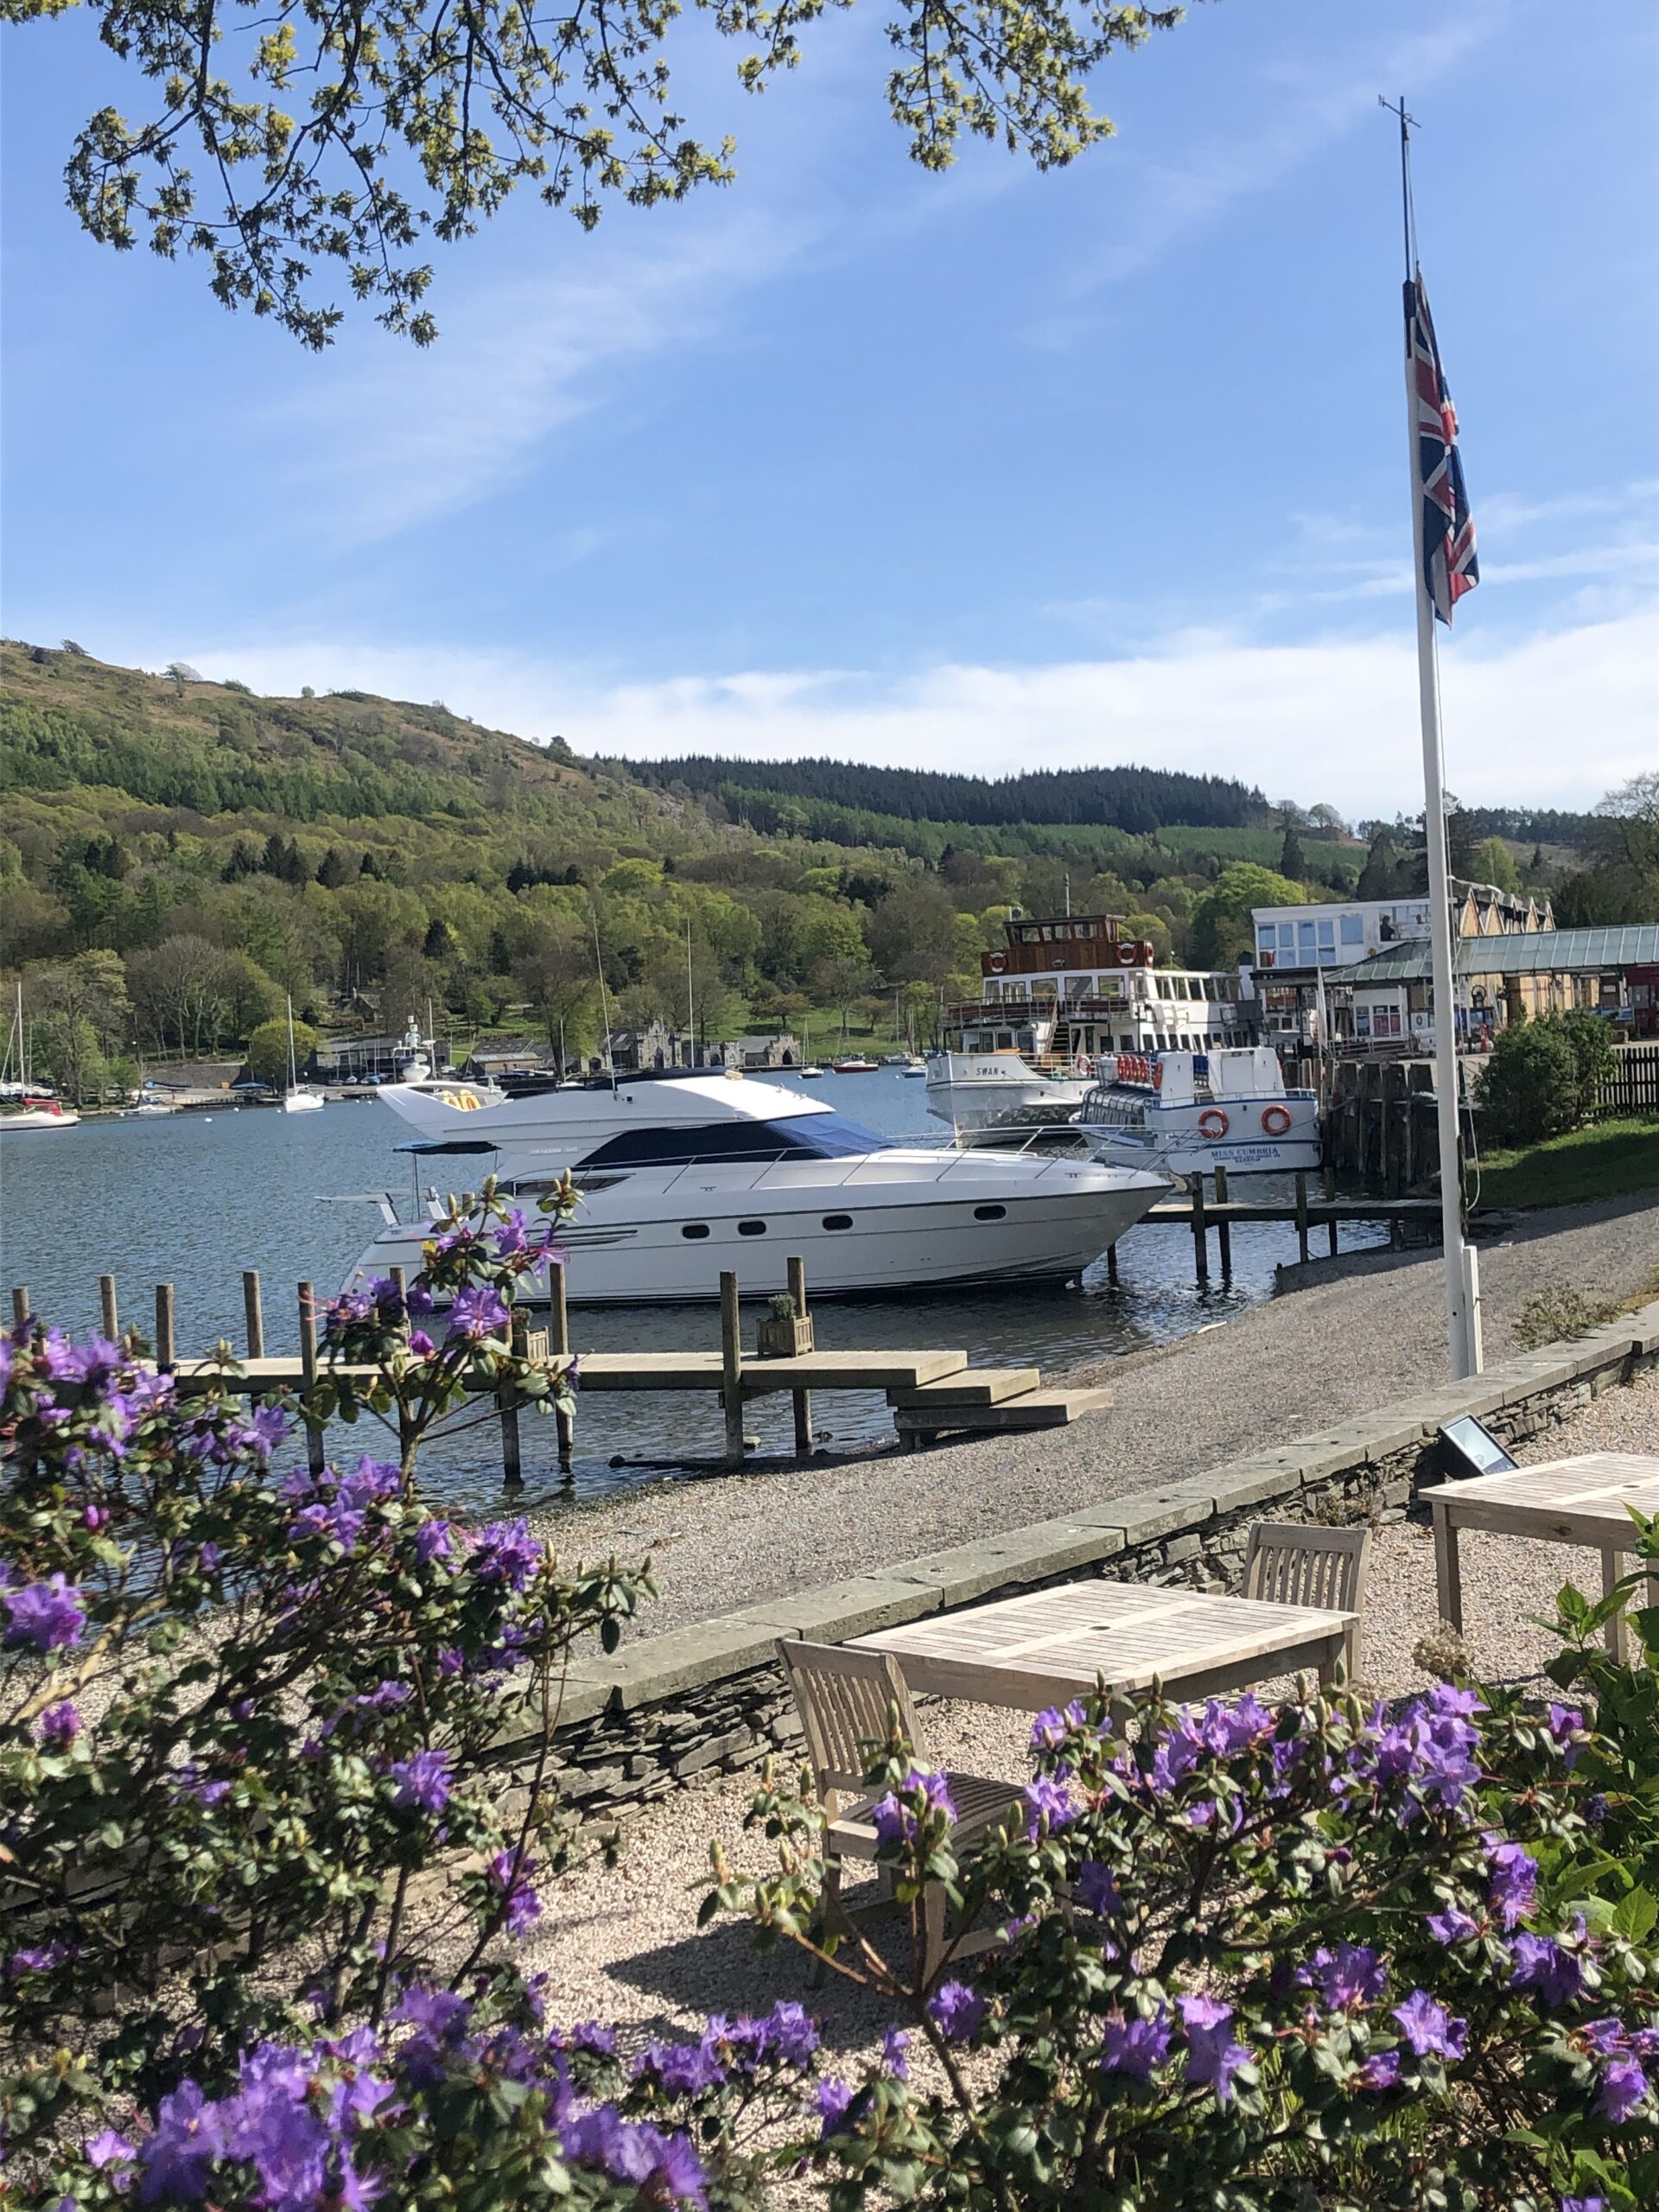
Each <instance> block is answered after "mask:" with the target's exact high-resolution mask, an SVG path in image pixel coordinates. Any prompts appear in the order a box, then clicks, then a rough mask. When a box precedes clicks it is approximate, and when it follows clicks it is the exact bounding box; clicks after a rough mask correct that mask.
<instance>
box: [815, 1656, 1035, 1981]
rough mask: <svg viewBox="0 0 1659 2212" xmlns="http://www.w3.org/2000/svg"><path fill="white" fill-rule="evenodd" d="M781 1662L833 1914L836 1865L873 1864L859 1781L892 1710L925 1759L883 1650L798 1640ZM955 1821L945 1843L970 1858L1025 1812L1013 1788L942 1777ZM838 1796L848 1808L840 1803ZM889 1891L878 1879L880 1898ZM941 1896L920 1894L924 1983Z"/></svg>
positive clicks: (968, 1777)
mask: <svg viewBox="0 0 1659 2212" xmlns="http://www.w3.org/2000/svg"><path fill="white" fill-rule="evenodd" d="M778 1656H779V1658H780V1659H781V1660H782V1661H783V1665H784V1675H785V1679H786V1681H788V1683H789V1687H790V1689H791V1692H792V1694H793V1695H794V1699H795V1707H796V1710H797V1711H798V1713H799V1714H800V1716H801V1727H802V1729H803V1731H804V1734H805V1737H806V1750H807V1759H808V1763H809V1764H810V1767H811V1770H812V1777H813V1783H814V1785H815V1787H816V1788H817V1793H818V1802H819V1803H820V1804H821V1805H822V1806H823V1809H824V1811H825V1813H826V1814H827V1815H829V1822H828V1826H827V1827H826V1828H825V1830H824V1840H823V1850H824V1889H825V1892H826V1896H827V1899H828V1902H829V1905H830V1907H831V1908H832V1909H838V1910H841V1911H842V1912H843V1913H844V1912H845V1910H846V1907H845V1906H844V1905H842V1904H841V1902H840V1899H841V1861H842V1860H843V1859H868V1860H874V1857H875V1854H876V1847H877V1841H878V1839H877V1836H876V1833H875V1826H874V1822H873V1821H871V1820H870V1818H869V1817H868V1815H869V1812H870V1808H871V1807H872V1806H873V1805H874V1803H875V1802H876V1794H875V1793H873V1792H872V1790H871V1789H870V1785H869V1783H868V1782H867V1781H866V1779H865V1776H866V1775H867V1773H868V1770H869V1767H870V1764H871V1761H872V1758H874V1756H875V1754H876V1753H877V1752H878V1751H880V1747H881V1746H882V1745H884V1744H885V1743H886V1742H887V1726H888V1715H889V1713H890V1711H891V1710H892V1709H893V1708H896V1709H897V1712H898V1715H899V1726H900V1728H901V1729H902V1730H903V1731H904V1733H905V1736H906V1738H907V1740H908V1742H909V1744H910V1746H911V1749H912V1752H913V1753H914V1754H915V1758H916V1763H917V1764H918V1766H925V1764H926V1751H925V1746H924V1744H923V1740H922V1732H921V1728H920V1726H919V1724H918V1720H917V1718H916V1708H915V1707H914V1706H913V1705H912V1702H911V1696H910V1690H909V1687H908V1685H907V1684H906V1681H905V1678H904V1675H903V1674H902V1673H901V1672H900V1670H899V1662H898V1661H897V1660H896V1659H893V1658H892V1657H891V1656H889V1655H888V1654H887V1652H885V1651H852V1650H849V1649H847V1648H846V1647H845V1646H844V1645H842V1644H836V1643H804V1641H802V1639H801V1638H799V1637H780V1638H779V1643H778ZM945 1782H946V1783H947V1785H948V1787H949V1789H950V1802H951V1803H952V1804H953V1805H954V1806H955V1807H956V1808H957V1818H956V1821H955V1822H954V1823H953V1824H952V1827H951V1829H950V1841H951V1846H952V1847H953V1849H954V1850H955V1851H956V1853H957V1856H958V1858H963V1857H965V1856H967V1854H968V1853H970V1852H971V1851H973V1850H974V1849H975V1848H976V1847H977V1846H978V1845H979V1844H980V1843H982V1842H983V1841H984V1840H985V1838H986V1837H987V1836H988V1834H990V1833H991V1831H992V1830H993V1829H995V1828H996V1827H1000V1826H1001V1822H1002V1820H1003V1817H1004V1815H1007V1813H1009V1812H1011V1811H1021V1812H1022V1811H1023V1807H1022V1804H1021V1800H1020V1791H1019V1790H1018V1789H1016V1788H1015V1787H1014V1784H1013V1783H1007V1782H992V1781H989V1780H988V1779H987V1778H986V1777H984V1776H983V1775H977V1774H959V1773H957V1772H954V1771H952V1770H950V1769H947V1770H946V1772H945ZM843 1794H845V1795H846V1797H847V1799H848V1802H845V1803H843V1802H842V1798H843ZM889 1889H890V1884H889V1881H888V1879H887V1878H886V1877H885V1875H884V1877H883V1878H882V1879H881V1881H880V1895H881V1896H882V1897H886V1896H887V1895H888V1894H889ZM944 1907H945V1897H944V1890H943V1889H942V1888H940V1886H939V1885H938V1883H937V1882H931V1883H930V1884H929V1885H928V1886H927V1888H926V1889H925V1891H924V1892H923V1896H922V1920H923V1929H924V1945H923V1958H922V1973H923V1977H924V1980H931V1978H932V1976H933V1974H934V1971H935V1969H936V1968H937V1967H938V1962H939V1960H940V1957H941V1955H942V1954H943V1952H944ZM996 1940H997V1938H996V1935H995V1931H982V1932H979V1933H976V1934H975V1935H973V1936H969V1937H967V1938H966V1939H965V1940H963V1941H959V1942H958V1943H957V1950H958V1951H959V1952H962V1953H966V1952H969V1951H975V1950H981V1949H983V1948H985V1946H986V1944H988V1943H990V1942H995V1941H996Z"/></svg>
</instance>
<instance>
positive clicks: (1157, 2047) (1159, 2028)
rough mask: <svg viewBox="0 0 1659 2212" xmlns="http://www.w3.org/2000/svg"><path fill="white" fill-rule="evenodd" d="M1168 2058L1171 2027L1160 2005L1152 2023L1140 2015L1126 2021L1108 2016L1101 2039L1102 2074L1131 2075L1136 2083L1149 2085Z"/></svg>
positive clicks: (1114, 2016) (1114, 2015) (1131, 2014)
mask: <svg viewBox="0 0 1659 2212" xmlns="http://www.w3.org/2000/svg"><path fill="white" fill-rule="evenodd" d="M1168 2056H1169V2026H1168V2023H1167V2020H1166V2017H1165V2013H1164V2009H1163V2007H1162V2005H1160V2006H1159V2008H1158V2010H1157V2012H1155V2013H1154V2016H1153V2018H1151V2019H1149V2020H1148V2019H1146V2018H1142V2017H1141V2014H1140V2013H1138V2012H1131V2013H1130V2014H1129V2015H1128V2018H1125V2017H1124V2015H1123V2014H1122V2012H1113V2013H1110V2014H1109V2015H1108V2017H1107V2020H1106V2023H1105V2025H1104V2027H1103V2029H1102V2031H1101V2039H1100V2070H1101V2072H1102V2073H1103V2074H1130V2075H1134V2077H1135V2080H1136V2081H1137V2082H1150V2081H1151V2079H1152V2069H1154V2066H1161V2065H1162V2064H1163V2063H1164V2061H1165V2059H1166V2058H1167V2057H1168Z"/></svg>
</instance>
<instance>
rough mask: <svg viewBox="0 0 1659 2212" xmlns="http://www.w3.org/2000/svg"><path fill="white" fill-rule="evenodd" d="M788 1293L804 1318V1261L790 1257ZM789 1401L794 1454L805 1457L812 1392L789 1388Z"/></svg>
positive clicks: (799, 1317)
mask: <svg viewBox="0 0 1659 2212" xmlns="http://www.w3.org/2000/svg"><path fill="white" fill-rule="evenodd" d="M789 1294H790V1296H791V1298H792V1299H793V1300H794V1301H795V1318H796V1319H797V1320H799V1321H804V1320H805V1319H806V1262H805V1261H804V1260H802V1259H791V1261H790V1262H789ZM789 1395H790V1403H791V1405H792V1406H793V1407H794V1408H795V1456H796V1458H797V1459H806V1458H807V1457H808V1456H809V1454H810V1452H811V1450H812V1393H811V1392H810V1390H791V1392H790V1394H789Z"/></svg>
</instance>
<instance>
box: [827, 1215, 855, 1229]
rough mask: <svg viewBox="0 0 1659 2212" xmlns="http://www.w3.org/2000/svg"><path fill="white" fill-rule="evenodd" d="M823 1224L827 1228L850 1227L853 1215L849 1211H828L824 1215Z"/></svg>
mask: <svg viewBox="0 0 1659 2212" xmlns="http://www.w3.org/2000/svg"><path fill="white" fill-rule="evenodd" d="M823 1225H824V1227H825V1228H826V1229H850V1228H851V1227H852V1225H853V1217H852V1216H851V1214H849V1213H827V1214H825V1216H824V1217H823Z"/></svg>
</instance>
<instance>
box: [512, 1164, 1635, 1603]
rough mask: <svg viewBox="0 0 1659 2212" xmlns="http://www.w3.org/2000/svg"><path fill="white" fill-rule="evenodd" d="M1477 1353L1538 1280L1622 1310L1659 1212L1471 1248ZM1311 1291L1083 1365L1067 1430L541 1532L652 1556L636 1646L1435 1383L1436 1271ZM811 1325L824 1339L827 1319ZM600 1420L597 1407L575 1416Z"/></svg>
mask: <svg viewBox="0 0 1659 2212" xmlns="http://www.w3.org/2000/svg"><path fill="white" fill-rule="evenodd" d="M1480 1263H1481V1286H1482V1298H1483V1304H1484V1321H1485V1334H1486V1342H1487V1345H1488V1347H1489V1351H1490V1357H1491V1358H1492V1359H1494V1360H1496V1359H1498V1358H1501V1357H1503V1356H1504V1355H1505V1354H1506V1353H1507V1352H1508V1351H1510V1350H1511V1349H1512V1348H1513V1335H1512V1326H1511V1325H1512V1323H1513V1321H1514V1319H1515V1316H1516V1313H1517V1311H1518V1310H1519V1308H1520V1306H1522V1303H1523V1302H1524V1301H1525V1300H1527V1299H1528V1298H1529V1297H1531V1296H1532V1295H1533V1294H1535V1292H1537V1291H1539V1290H1540V1289H1541V1288H1543V1287H1545V1286H1546V1285H1556V1286H1569V1285H1570V1286H1572V1287H1576V1288H1579V1289H1581V1290H1584V1291H1586V1292H1588V1293H1591V1294H1594V1295H1597V1296H1600V1297H1607V1296H1610V1295H1611V1296H1624V1295H1626V1294H1631V1293H1634V1292H1635V1291H1637V1290H1638V1289H1639V1288H1641V1287H1643V1285H1644V1284H1645V1283H1646V1282H1647V1281H1649V1279H1650V1278H1651V1276H1652V1274H1653V1273H1654V1269H1655V1266H1656V1263H1659V1206H1656V1205H1653V1204H1652V1203H1647V1204H1637V1203H1631V1202H1619V1203H1617V1204H1603V1205H1596V1206H1584V1207H1561V1208H1557V1209H1554V1210H1552V1211H1550V1212H1549V1213H1548V1214H1547V1215H1542V1216H1535V1217H1531V1218H1530V1219H1529V1220H1528V1221H1527V1222H1526V1223H1524V1224H1522V1225H1521V1226H1518V1227H1517V1228H1516V1229H1515V1230H1512V1231H1510V1232H1509V1233H1507V1234H1506V1235H1504V1236H1502V1237H1501V1238H1499V1239H1497V1240H1495V1241H1493V1242H1492V1243H1484V1244H1483V1245H1482V1248H1481V1255H1480ZM1301 1280H1302V1282H1303V1285H1304V1286H1305V1287H1300V1288H1297V1289H1296V1290H1294V1291H1293V1292H1290V1293H1288V1294H1285V1295H1281V1296H1280V1297H1278V1298H1275V1299H1273V1300H1269V1301H1268V1303H1266V1304H1264V1305H1262V1306H1256V1307H1255V1308H1254V1309H1253V1310H1252V1311H1251V1312H1249V1313H1243V1314H1241V1315H1239V1316H1238V1317H1237V1318H1236V1319H1232V1320H1230V1321H1228V1322H1227V1323H1226V1324H1225V1325H1224V1326H1222V1327H1218V1328H1213V1329H1208V1330H1202V1331H1200V1332H1198V1333H1197V1334H1196V1335H1193V1336H1191V1337H1187V1338H1183V1339H1182V1340H1180V1341H1179V1343H1177V1344H1173V1345H1170V1346H1168V1347H1167V1348H1166V1349H1164V1350H1162V1351H1154V1352H1148V1353H1144V1354H1138V1355H1135V1356H1134V1357H1130V1358H1128V1359H1116V1360H1112V1361H1109V1362H1105V1363H1102V1365H1101V1366H1100V1367H1099V1368H1098V1369H1084V1370H1079V1371H1078V1372H1077V1375H1076V1376H1074V1378H1073V1379H1074V1380H1077V1381H1083V1380H1095V1381H1100V1382H1103V1383H1110V1384H1111V1385H1112V1386H1113V1387H1114V1389H1115V1391H1116V1403H1115V1404H1114V1405H1113V1407H1112V1408H1109V1410H1107V1411H1105V1412H1103V1413H1100V1414H1093V1415H1090V1416H1089V1417H1087V1418H1085V1419H1084V1420H1083V1421H1078V1422H1077V1423H1075V1424H1074V1425H1073V1426H1072V1427H1071V1428H1067V1429H1058V1430H1051V1431H1048V1432H1046V1433H1037V1434H1033V1435H1029V1436H1009V1437H997V1438H987V1439H986V1440H984V1441H982V1442H976V1443H962V1444H951V1445H946V1446H940V1447H938V1448H936V1449H934V1450H931V1451H927V1452H915V1453H908V1454H899V1453H898V1452H881V1453H877V1454H875V1455H874V1456H873V1457H871V1458H868V1459H856V1460H836V1461H830V1462H824V1463H817V1464H815V1465H812V1466H811V1467H810V1469H797V1470H791V1471H784V1472H774V1473H757V1474H740V1475H721V1476H716V1477H715V1478H710V1479H708V1480H703V1481H687V1480H679V1481H673V1482H666V1483H660V1484H652V1486H651V1487H650V1488H648V1489H642V1490H639V1491H634V1492H632V1493H631V1494H629V1495H627V1496H626V1497H611V1498H607V1499H604V1500H601V1501H597V1502H595V1503H593V1504H588V1505H569V1504H554V1505H550V1506H548V1507H546V1508H544V1509H543V1510H541V1511H540V1512H539V1513H538V1514H537V1515H536V1516H534V1517H535V1519H536V1522H537V1528H538V1529H539V1530H541V1531H543V1532H545V1533H547V1534H549V1535H552V1536H554V1537H555V1539H556V1541H557V1542H558V1544H559V1545H560V1548H562V1549H563V1551H564V1552H566V1553H567V1554H572V1555H580V1556H583V1557H586V1558H588V1559H593V1558H595V1557H601V1556H603V1555H604V1554H607V1553H608V1552H613V1551H614V1552H615V1553H617V1554H619V1555H620V1556H622V1557H624V1558H628V1557H634V1558H637V1557H639V1555H641V1554H645V1553H649V1554H651V1556H652V1560H653V1561H654V1564H655V1570H656V1576H657V1580H658V1587H659V1589H660V1591H661V1597H660V1599H659V1600H658V1603H656V1604H655V1605H652V1606H651V1607H650V1609H649V1612H648V1616H647V1619H646V1622H645V1633H646V1634H648V1635H660V1634H661V1633H662V1632H663V1631H664V1630H666V1629H671V1628H675V1627H678V1626H680V1625H682V1624H683V1623H685V1622H687V1621H691V1620H697V1619H701V1618H706V1617H708V1616H709V1615H711V1614H716V1613H721V1612H727V1611H732V1610H733V1609H734V1608H735V1607H738V1606H741V1605H753V1604H755V1603H756V1602H758V1601H759V1600H760V1599H765V1598H775V1597H779V1596H783V1595H785V1594H787V1593H789V1592H794V1591H797V1590H802V1589H808V1588H810V1587H811V1586H814V1585H815V1584H817V1583H822V1582H831V1581H835V1580H837V1579H838V1578H840V1577H841V1576H842V1575H846V1574H855V1573H863V1572H866V1571H867V1570H869V1569H872V1568H878V1567H884V1566H887V1565H888V1564H890V1563H891V1562H892V1561H893V1560H895V1559H906V1558H910V1557H913V1556H914V1555H915V1554H918V1553H922V1552H929V1551H937V1550H941V1549H944V1548H946V1547H948V1546H950V1545H952V1544H958V1543H965V1542H968V1541H972V1540H973V1539H975V1538H977V1537H982V1536H987V1535H993V1534H995V1533H997V1532H999V1531H1001V1530H1002V1529H1013V1528H1018V1527H1020V1525H1021V1524H1022V1523H1024V1522H1030V1521H1040V1520H1046V1519H1047V1518H1049V1517H1051V1516H1054V1515H1057V1514H1061V1513H1064V1512H1065V1511H1066V1510H1067V1509H1068V1508H1071V1507H1074V1506H1077V1505H1080V1504H1083V1503H1098V1502H1099V1501H1100V1500H1102V1499H1103V1498H1108V1497H1114V1496H1116V1495H1117V1494H1119V1493H1120V1492H1122V1491H1131V1490H1139V1489H1143V1488H1147V1487H1150V1486H1152V1485H1153V1484H1156V1483H1158V1482H1160V1481H1165V1480H1168V1479H1171V1478H1178V1477H1185V1476H1187V1475H1190V1474H1192V1473H1195V1472H1202V1471H1203V1470H1204V1469H1205V1468H1206V1467H1211V1466H1215V1465H1219V1464H1220V1463H1221V1462H1223V1461H1224V1460H1227V1459H1234V1458H1237V1457H1240V1456H1242V1455H1243V1454H1246V1453H1249V1452H1255V1451H1259V1450H1260V1449H1261V1448H1262V1446H1264V1445H1266V1444H1268V1443H1271V1442H1274V1441H1276V1440H1279V1439H1281V1438H1283V1439H1288V1438H1291V1437H1295V1436H1300V1435H1304V1434H1306V1433H1308V1432H1309V1431H1312V1430H1316V1429H1319V1428H1321V1427H1325V1426H1327V1425H1329V1424H1331V1423H1332V1422H1335V1421H1342V1420H1344V1419H1346V1418H1347V1417H1349V1416H1350V1415H1351V1414H1357V1413H1361V1412H1364V1411H1367V1410H1369V1409H1370V1408H1373V1407H1377V1406H1383V1405H1386V1404H1387V1403H1388V1402H1389V1400H1390V1399H1394V1398H1399V1397H1403V1396H1406V1395H1408V1394H1409V1393H1411V1392H1412V1391H1414V1390H1421V1389H1429V1388H1432V1387H1433V1386H1434V1385H1435V1384H1436V1383H1440V1382H1441V1381H1443V1380H1444V1377H1445V1372H1446V1368H1445V1359H1446V1351H1445V1338H1444V1335H1443V1333H1442V1330H1443V1323H1442V1319H1441V1305H1440V1273H1439V1261H1438V1257H1437V1256H1434V1255H1411V1254H1404V1255H1389V1254H1383V1255H1377V1256H1376V1257H1375V1258H1370V1257H1360V1258H1357V1259H1356V1260H1355V1261H1353V1262H1347V1261H1338V1262H1335V1263H1334V1264H1332V1263H1316V1264H1315V1265H1314V1266H1313V1268H1309V1269H1308V1270H1307V1271H1306V1274H1304V1275H1303V1276H1302V1278H1301ZM819 1325H820V1327H821V1328H822V1329H823V1333H824V1336H825V1338H827V1339H828V1340H829V1345H830V1346H833V1344H834V1342H835V1319H834V1316H833V1313H829V1312H828V1311H826V1312H825V1313H823V1314H822V1315H821V1316H820V1324H819ZM586 1418H588V1420H594V1419H602V1418H603V1415H602V1414H601V1413H600V1412H598V1411H597V1410H595V1411H594V1412H592V1413H590V1414H588V1416H586Z"/></svg>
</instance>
